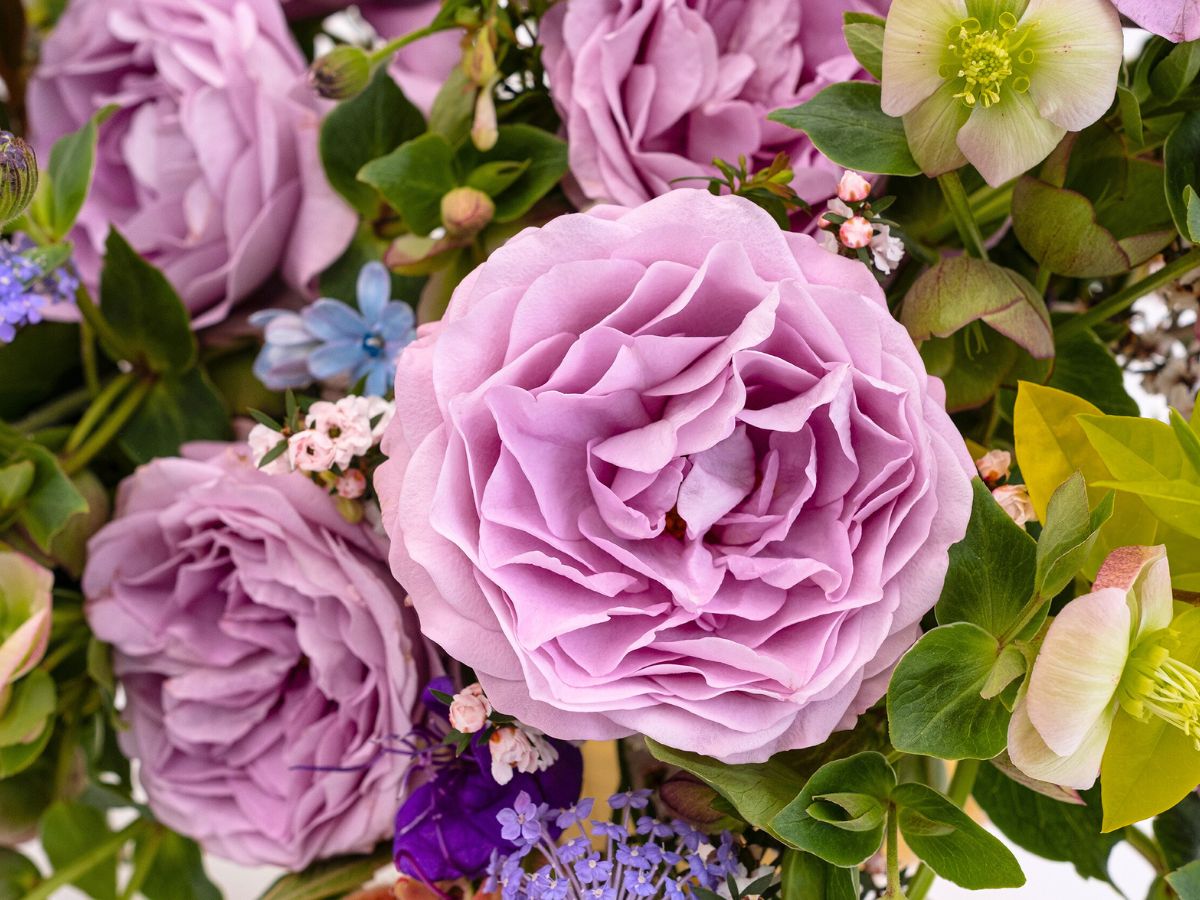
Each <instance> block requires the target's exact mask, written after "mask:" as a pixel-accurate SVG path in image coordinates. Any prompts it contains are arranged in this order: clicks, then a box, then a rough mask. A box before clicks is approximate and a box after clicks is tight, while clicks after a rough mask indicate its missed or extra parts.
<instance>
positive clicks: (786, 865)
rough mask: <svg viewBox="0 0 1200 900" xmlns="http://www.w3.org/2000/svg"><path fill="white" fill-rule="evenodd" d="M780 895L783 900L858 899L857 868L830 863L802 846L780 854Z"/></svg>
mask: <svg viewBox="0 0 1200 900" xmlns="http://www.w3.org/2000/svg"><path fill="white" fill-rule="evenodd" d="M781 881H782V893H781V896H782V897H786V898H787V900H858V870H857V869H843V868H839V867H838V866H831V865H830V864H829V863H827V862H825V860H823V859H821V858H820V857H817V856H813V855H812V854H811V853H805V852H804V851H803V850H787V851H786V852H785V853H784V854H783V871H782V873H781Z"/></svg>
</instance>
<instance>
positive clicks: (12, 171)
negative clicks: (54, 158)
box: [0, 131, 38, 225]
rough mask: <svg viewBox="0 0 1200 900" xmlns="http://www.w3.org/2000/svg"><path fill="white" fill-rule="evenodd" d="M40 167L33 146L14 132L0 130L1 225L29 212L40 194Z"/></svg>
mask: <svg viewBox="0 0 1200 900" xmlns="http://www.w3.org/2000/svg"><path fill="white" fill-rule="evenodd" d="M37 186H38V166H37V157H35V156H34V155H33V148H32V147H30V146H29V145H28V144H27V143H25V142H24V141H23V140H21V139H20V138H19V137H17V136H16V135H14V134H10V133H9V132H7V131H0V225H6V224H8V223H9V222H11V221H12V220H13V219H15V218H16V217H17V216H19V215H20V214H21V213H23V212H25V208H26V207H27V206H29V204H30V202H31V201H32V200H33V195H34V194H35V193H37Z"/></svg>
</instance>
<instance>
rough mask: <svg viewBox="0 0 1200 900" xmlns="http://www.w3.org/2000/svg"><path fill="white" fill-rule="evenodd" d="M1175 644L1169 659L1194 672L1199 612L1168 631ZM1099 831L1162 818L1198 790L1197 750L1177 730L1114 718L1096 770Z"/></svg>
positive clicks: (1199, 662)
mask: <svg viewBox="0 0 1200 900" xmlns="http://www.w3.org/2000/svg"><path fill="white" fill-rule="evenodd" d="M1171 630H1172V631H1173V632H1176V633H1177V634H1178V636H1179V637H1178V642H1177V643H1176V644H1175V645H1174V646H1173V647H1172V648H1171V656H1172V658H1173V659H1175V660H1177V661H1179V662H1181V663H1183V664H1184V665H1187V666H1191V667H1193V668H1196V667H1197V666H1200V609H1189V610H1188V611H1187V612H1185V613H1184V614H1183V615H1181V616H1179V617H1178V618H1177V619H1176V620H1175V622H1174V623H1173V624H1172V626H1171ZM1100 784H1101V790H1102V798H1103V801H1104V830H1105V831H1114V830H1116V829H1118V828H1123V827H1125V826H1126V825H1132V824H1133V823H1134V822H1140V821H1142V820H1143V819H1149V818H1151V817H1152V816H1156V815H1158V814H1159V813H1161V812H1164V811H1166V810H1168V809H1170V808H1171V807H1173V806H1175V804H1177V803H1179V802H1180V801H1181V800H1182V799H1183V798H1184V797H1186V796H1187V795H1188V794H1190V793H1191V792H1192V791H1193V790H1195V788H1196V785H1197V784H1200V750H1197V749H1196V745H1195V744H1194V743H1193V740H1192V738H1190V737H1188V736H1187V735H1186V734H1184V733H1183V731H1182V730H1180V729H1178V728H1176V727H1174V726H1173V725H1169V724H1167V723H1166V722H1165V721H1163V720H1162V719H1160V718H1158V717H1151V718H1150V720H1149V721H1147V722H1140V721H1138V720H1137V719H1134V718H1133V717H1132V716H1131V715H1129V713H1127V712H1125V710H1124V709H1122V710H1120V711H1119V712H1118V713H1117V718H1116V721H1115V722H1114V723H1113V730H1112V735H1111V736H1110V737H1109V739H1108V745H1107V747H1106V748H1105V751H1104V761H1103V762H1102V763H1101V767H1100Z"/></svg>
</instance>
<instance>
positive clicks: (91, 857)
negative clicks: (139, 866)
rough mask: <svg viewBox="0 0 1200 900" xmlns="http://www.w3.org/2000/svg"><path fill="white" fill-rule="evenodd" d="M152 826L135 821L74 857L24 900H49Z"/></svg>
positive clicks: (147, 821)
mask: <svg viewBox="0 0 1200 900" xmlns="http://www.w3.org/2000/svg"><path fill="white" fill-rule="evenodd" d="M150 824H152V823H151V822H150V820H149V819H137V820H136V821H134V822H131V823H130V824H129V825H127V826H125V827H124V828H122V829H121V830H120V831H118V832H117V833H116V834H114V835H112V836H111V837H109V838H108V839H107V840H105V841H101V842H100V843H99V844H97V845H96V846H94V847H93V848H92V849H91V850H89V851H88V852H87V853H84V854H82V855H80V856H77V857H75V859H74V860H72V861H71V862H70V863H68V864H67V865H65V866H63V867H62V868H61V869H59V870H58V871H56V872H55V873H54V874H53V875H51V876H50V877H49V878H47V879H46V880H45V881H43V882H42V883H41V884H39V885H38V886H37V887H35V888H34V889H33V890H32V891H30V892H29V893H28V894H26V895H25V900H50V898H51V897H53V896H54V892H55V891H57V890H58V889H59V888H64V887H66V886H67V885H69V884H71V883H72V882H73V881H75V880H76V879H77V878H79V877H80V876H81V875H86V874H87V873H88V872H90V871H92V869H94V868H96V866H98V865H100V864H101V863H102V862H104V861H105V860H106V859H108V858H109V857H110V856H115V855H116V854H117V853H119V852H120V851H121V848H122V847H124V846H125V845H126V844H127V843H129V841H131V840H132V839H133V838H135V837H137V836H138V834H139V833H140V832H141V831H144V830H145V829H146V827H147V826H149V825H150Z"/></svg>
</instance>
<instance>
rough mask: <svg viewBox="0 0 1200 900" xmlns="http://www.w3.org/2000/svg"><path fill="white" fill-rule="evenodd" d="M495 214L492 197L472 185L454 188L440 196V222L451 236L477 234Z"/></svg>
mask: <svg viewBox="0 0 1200 900" xmlns="http://www.w3.org/2000/svg"><path fill="white" fill-rule="evenodd" d="M495 214H496V205H495V204H494V203H492V198H491V197H489V196H488V195H487V194H485V193H484V192H483V191H480V190H476V189H475V188H472V187H460V188H455V189H454V190H452V191H450V193H448V194H446V195H445V196H444V197H442V224H443V225H445V226H446V233H447V234H448V235H450V236H451V237H472V236H474V235H476V234H478V233H479V232H480V231H482V230H483V229H484V228H485V227H486V226H487V225H488V223H489V222H491V221H492V217H493V216H494V215H495Z"/></svg>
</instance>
